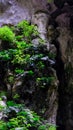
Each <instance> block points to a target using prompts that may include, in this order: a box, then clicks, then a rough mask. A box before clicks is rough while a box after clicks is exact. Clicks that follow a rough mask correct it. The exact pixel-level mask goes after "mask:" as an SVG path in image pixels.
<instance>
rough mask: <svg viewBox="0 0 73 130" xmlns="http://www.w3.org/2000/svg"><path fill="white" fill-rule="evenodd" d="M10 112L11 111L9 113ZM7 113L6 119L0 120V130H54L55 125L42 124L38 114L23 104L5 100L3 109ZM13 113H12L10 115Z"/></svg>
mask: <svg viewBox="0 0 73 130" xmlns="http://www.w3.org/2000/svg"><path fill="white" fill-rule="evenodd" d="M11 112H12V113H11ZM4 113H5V114H7V115H8V117H9V118H8V121H5V122H4V121H0V130H16V129H20V130H30V128H32V129H33V130H35V128H37V130H55V128H56V127H55V126H52V125H49V124H44V125H43V121H44V119H42V118H41V117H40V116H38V115H37V114H36V113H35V112H34V111H30V110H29V109H27V108H25V106H24V105H23V104H16V103H15V102H13V101H8V102H7V108H6V110H5V111H4ZM12 114H13V115H12ZM12 116H14V117H12Z"/></svg>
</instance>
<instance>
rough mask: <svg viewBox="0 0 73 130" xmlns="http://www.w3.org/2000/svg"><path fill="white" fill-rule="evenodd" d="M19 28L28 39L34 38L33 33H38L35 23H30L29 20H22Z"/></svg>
mask: <svg viewBox="0 0 73 130" xmlns="http://www.w3.org/2000/svg"><path fill="white" fill-rule="evenodd" d="M17 28H19V30H20V32H21V34H22V35H23V36H24V38H25V39H27V41H30V40H31V39H32V35H38V32H37V29H36V27H35V26H34V25H30V24H29V22H28V21H25V20H24V21H21V22H20V23H19V24H18V25H17Z"/></svg>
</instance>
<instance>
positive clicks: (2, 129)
mask: <svg viewBox="0 0 73 130" xmlns="http://www.w3.org/2000/svg"><path fill="white" fill-rule="evenodd" d="M0 130H7V125H6V122H4V121H1V120H0Z"/></svg>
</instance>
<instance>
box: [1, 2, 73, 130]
mask: <svg viewBox="0 0 73 130" xmlns="http://www.w3.org/2000/svg"><path fill="white" fill-rule="evenodd" d="M54 3H55V5H54ZM54 3H51V4H48V5H47V0H27V1H26V0H21V2H20V0H12V1H11V0H0V26H1V25H3V24H16V23H18V22H19V21H21V20H23V19H26V20H28V21H30V22H31V23H33V24H35V25H37V27H38V31H39V33H40V37H41V38H43V39H44V40H45V43H48V48H49V49H51V48H50V47H49V42H50V43H53V44H55V46H56V48H57V58H56V60H57V62H56V67H55V68H56V71H57V76H58V79H59V87H58V92H57V85H58V84H56V89H55V88H54V87H55V83H54V86H51V88H50V89H49V90H48V91H47V93H46V95H47V102H48V105H47V106H48V107H47V108H48V109H47V111H46V113H45V116H46V115H47V116H46V118H47V119H48V122H50V123H54V124H55V123H56V122H57V124H58V125H59V126H60V128H59V129H60V130H63V129H64V130H73V72H72V71H73V0H54ZM47 9H49V11H50V12H49V11H48V10H47ZM49 14H50V16H49ZM48 23H49V24H50V25H52V27H53V28H52V30H51V28H50V27H51V26H49V28H48V27H47V26H48ZM50 30H51V32H50ZM47 31H48V33H47ZM57 32H58V35H57ZM48 39H49V42H48ZM53 51H54V53H55V52H56V51H55V48H54V50H53ZM1 72H2V70H1ZM6 76H7V75H6ZM3 78H4V77H3ZM22 81H23V80H22V79H20V78H19V79H18V80H17V79H15V81H14V84H13V93H15V92H16V91H17V86H18V87H19V88H20V86H21V85H22ZM56 83H57V81H56ZM6 84H7V85H8V86H7V87H9V88H10V86H11V84H10V83H9V82H6ZM25 88H26V87H25ZM52 88H53V89H52ZM51 89H52V91H51ZM10 91H11V90H10ZM26 91H27V89H26ZM38 92H39V90H37V93H35V94H34V100H35V102H33V104H34V106H36V104H38V108H40V107H41V105H40V103H41V104H42V102H43V100H45V99H46V98H45V95H44V94H43V92H39V95H38ZM29 93H30V95H32V91H31V88H30V91H29ZM57 93H58V95H59V100H58V101H57ZM40 95H42V97H43V98H42V97H41V98H40ZM50 95H51V96H50ZM53 97H54V98H53ZM39 98H40V100H41V102H40V101H39V100H36V99H39ZM44 98H45V99H44ZM28 102H29V101H26V104H28ZM57 102H58V104H56V103H57ZM35 108H36V107H35ZM57 108H58V111H57ZM56 116H57V119H56Z"/></svg>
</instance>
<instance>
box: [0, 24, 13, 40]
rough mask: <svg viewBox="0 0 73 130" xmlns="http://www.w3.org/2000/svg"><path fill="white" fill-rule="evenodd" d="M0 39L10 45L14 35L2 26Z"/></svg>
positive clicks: (6, 27)
mask: <svg viewBox="0 0 73 130" xmlns="http://www.w3.org/2000/svg"><path fill="white" fill-rule="evenodd" d="M0 39H1V40H2V41H5V42H10V43H11V42H13V41H14V40H15V35H14V33H13V32H12V31H11V29H10V28H9V27H8V26H4V27H1V28H0Z"/></svg>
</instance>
